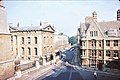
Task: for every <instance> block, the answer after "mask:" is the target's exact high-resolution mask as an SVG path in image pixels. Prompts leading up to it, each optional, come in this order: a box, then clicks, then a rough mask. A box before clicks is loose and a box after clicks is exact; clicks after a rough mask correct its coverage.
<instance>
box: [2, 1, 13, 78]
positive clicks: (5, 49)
mask: <svg viewBox="0 0 120 80" xmlns="http://www.w3.org/2000/svg"><path fill="white" fill-rule="evenodd" d="M11 47H12V45H11V34H10V33H9V27H8V23H7V14H6V11H5V7H4V5H3V1H2V0H0V80H5V79H7V78H8V77H11V76H13V75H14V60H13V59H14V58H15V55H14V52H13V51H12V49H11Z"/></svg>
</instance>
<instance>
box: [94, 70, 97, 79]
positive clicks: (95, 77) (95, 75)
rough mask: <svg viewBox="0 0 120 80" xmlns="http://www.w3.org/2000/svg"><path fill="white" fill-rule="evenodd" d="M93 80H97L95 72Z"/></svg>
mask: <svg viewBox="0 0 120 80" xmlns="http://www.w3.org/2000/svg"><path fill="white" fill-rule="evenodd" d="M94 80H97V73H96V71H95V72H94Z"/></svg>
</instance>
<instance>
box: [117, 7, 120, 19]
mask: <svg viewBox="0 0 120 80" xmlns="http://www.w3.org/2000/svg"><path fill="white" fill-rule="evenodd" d="M117 21H120V9H118V11H117Z"/></svg>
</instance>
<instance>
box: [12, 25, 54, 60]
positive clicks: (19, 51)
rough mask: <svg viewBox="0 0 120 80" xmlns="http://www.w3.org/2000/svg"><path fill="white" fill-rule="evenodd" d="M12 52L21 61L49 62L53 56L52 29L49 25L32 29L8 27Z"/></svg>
mask: <svg viewBox="0 0 120 80" xmlns="http://www.w3.org/2000/svg"><path fill="white" fill-rule="evenodd" d="M10 32H11V34H12V36H11V41H12V42H11V43H12V45H13V47H12V50H13V51H14V52H16V55H17V57H19V58H20V59H21V60H31V61H34V60H35V58H36V57H38V58H39V59H42V60H43V59H46V58H47V61H49V60H50V56H51V55H54V32H55V30H54V27H53V26H51V25H50V24H43V25H40V26H34V27H31V26H29V27H22V28H20V27H19V24H18V25H17V27H13V26H10Z"/></svg>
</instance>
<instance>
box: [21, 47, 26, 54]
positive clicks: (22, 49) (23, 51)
mask: <svg viewBox="0 0 120 80" xmlns="http://www.w3.org/2000/svg"><path fill="white" fill-rule="evenodd" d="M21 49H22V50H21V51H22V55H24V51H25V50H24V47H22V48H21Z"/></svg>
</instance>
